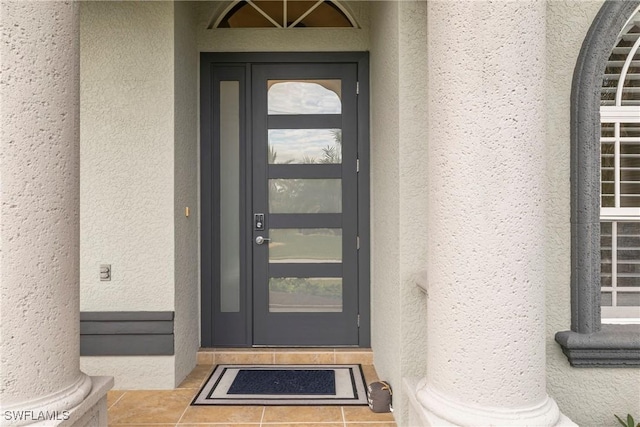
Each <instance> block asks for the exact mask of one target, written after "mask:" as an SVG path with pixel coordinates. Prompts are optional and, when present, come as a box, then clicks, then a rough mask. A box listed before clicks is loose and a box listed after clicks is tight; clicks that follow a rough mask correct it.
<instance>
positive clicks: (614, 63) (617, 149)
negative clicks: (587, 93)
mask: <svg viewBox="0 0 640 427" xmlns="http://www.w3.org/2000/svg"><path fill="white" fill-rule="evenodd" d="M639 47H640V8H638V9H636V11H635V12H634V13H633V14H632V16H631V18H630V19H629V20H628V21H627V23H626V24H625V25H624V27H623V29H622V31H621V32H620V34H619V35H618V40H617V41H616V44H615V47H614V48H613V49H612V51H611V55H610V56H609V60H608V61H607V64H606V69H605V74H604V78H603V80H602V93H601V98H600V131H601V137H600V147H601V150H600V151H601V161H600V180H601V186H600V235H601V243H600V244H601V246H602V248H601V251H600V253H601V273H600V277H601V286H602V288H601V291H602V294H601V307H602V319H603V322H609V321H612V320H611V319H624V318H627V319H629V318H640V49H639ZM613 321H615V320H613Z"/></svg>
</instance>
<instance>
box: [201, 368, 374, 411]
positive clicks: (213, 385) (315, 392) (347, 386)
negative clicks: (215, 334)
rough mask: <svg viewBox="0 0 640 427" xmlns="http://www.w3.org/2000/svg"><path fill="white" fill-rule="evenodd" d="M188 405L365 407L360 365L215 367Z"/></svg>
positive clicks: (363, 382) (364, 392) (364, 390)
mask: <svg viewBox="0 0 640 427" xmlns="http://www.w3.org/2000/svg"><path fill="white" fill-rule="evenodd" d="M191 404H192V405H261V406H262V405H266V406H268V405H322V406H325V405H340V406H346V405H366V404H367V396H366V386H365V380H364V375H363V373H362V368H361V367H360V365H217V366H216V368H215V369H214V370H213V373H212V374H211V376H210V377H209V379H208V380H207V381H206V382H205V384H204V386H203V387H202V389H200V391H199V392H198V394H197V395H196V397H195V399H194V400H193V402H192V403H191Z"/></svg>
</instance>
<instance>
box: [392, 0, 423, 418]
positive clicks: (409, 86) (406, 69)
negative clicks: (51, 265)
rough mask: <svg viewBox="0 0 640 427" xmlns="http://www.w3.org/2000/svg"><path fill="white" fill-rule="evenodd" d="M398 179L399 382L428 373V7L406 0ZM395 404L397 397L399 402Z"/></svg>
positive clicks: (402, 29) (402, 5)
mask: <svg viewBox="0 0 640 427" xmlns="http://www.w3.org/2000/svg"><path fill="white" fill-rule="evenodd" d="M398 13H399V18H400V20H399V22H400V24H399V28H398V30H399V40H400V54H399V62H398V64H399V87H398V89H399V100H400V126H399V180H400V191H399V193H400V213H401V220H400V226H399V232H400V234H399V238H400V291H401V300H400V312H401V313H402V323H401V328H402V330H401V340H402V352H401V354H400V363H401V378H403V379H404V378H414V377H421V376H424V375H425V373H426V369H427V339H428V332H427V321H426V319H427V313H426V310H427V305H426V295H425V294H424V293H423V292H422V290H421V289H420V288H419V287H418V286H417V284H418V283H420V282H423V281H424V280H425V277H424V271H425V269H426V262H425V260H426V257H427V254H426V253H427V246H428V244H429V240H428V238H427V227H426V212H428V205H427V192H426V191H425V190H426V188H427V187H426V186H427V176H428V173H429V171H428V168H426V167H425V165H426V162H427V136H428V125H427V86H428V82H427V72H426V70H427V66H428V65H427V55H426V54H425V46H426V45H427V3H426V2H424V1H415V2H414V1H403V2H400V5H399V9H398ZM395 390H396V394H398V395H399V397H400V404H401V405H400V408H399V409H400V411H399V412H396V413H395V414H394V415H395V417H396V419H398V420H400V421H402V422H403V423H406V422H407V421H406V420H407V419H408V418H407V414H406V410H407V404H408V402H407V397H406V396H405V395H404V393H403V392H401V382H400V381H399V379H396V380H395ZM396 400H397V399H396Z"/></svg>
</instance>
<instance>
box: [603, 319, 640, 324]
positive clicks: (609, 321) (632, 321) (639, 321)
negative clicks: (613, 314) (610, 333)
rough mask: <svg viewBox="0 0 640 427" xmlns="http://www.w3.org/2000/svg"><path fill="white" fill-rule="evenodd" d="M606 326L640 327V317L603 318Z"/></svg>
mask: <svg viewBox="0 0 640 427" xmlns="http://www.w3.org/2000/svg"><path fill="white" fill-rule="evenodd" d="M602 323H603V324H606V325H640V317H621V318H619V319H617V318H602Z"/></svg>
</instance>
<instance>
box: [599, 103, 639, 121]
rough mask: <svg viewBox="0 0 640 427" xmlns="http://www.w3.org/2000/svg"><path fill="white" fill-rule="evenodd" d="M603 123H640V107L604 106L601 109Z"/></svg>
mask: <svg viewBox="0 0 640 427" xmlns="http://www.w3.org/2000/svg"><path fill="white" fill-rule="evenodd" d="M600 122H601V123H616V122H622V123H640V105H625V106H624V107H615V106H607V105H603V106H602V107H600Z"/></svg>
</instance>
